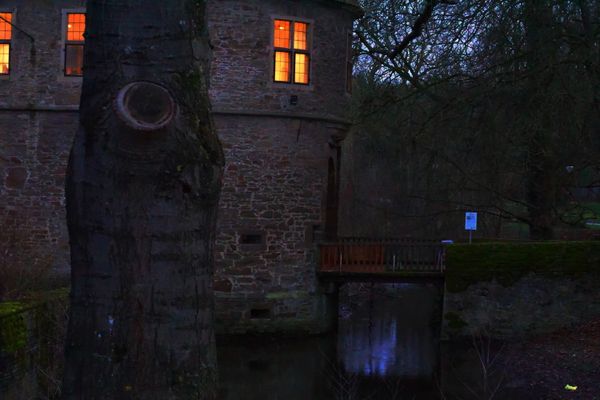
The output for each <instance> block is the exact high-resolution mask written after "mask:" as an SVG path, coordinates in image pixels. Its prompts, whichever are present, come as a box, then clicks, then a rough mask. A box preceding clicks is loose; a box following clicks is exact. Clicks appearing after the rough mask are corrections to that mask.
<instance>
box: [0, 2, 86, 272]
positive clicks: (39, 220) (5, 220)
mask: <svg viewBox="0 0 600 400" xmlns="http://www.w3.org/2000/svg"><path fill="white" fill-rule="evenodd" d="M84 3H85V1H83V0H79V1H77V0H64V1H53V2H40V1H26V0H12V1H11V0H5V1H2V3H0V11H2V12H12V13H13V23H14V24H15V25H16V27H15V28H13V29H12V36H13V38H12V42H11V74H10V76H8V77H6V76H2V77H0V226H1V227H2V232H1V233H0V235H1V236H2V247H3V250H4V251H5V252H6V251H9V252H10V254H11V256H10V257H4V258H3V262H4V263H10V264H14V263H19V262H22V263H23V264H28V265H29V266H31V264H32V263H33V264H37V263H44V264H48V263H50V264H51V265H50V266H52V267H55V268H57V269H59V270H62V271H65V272H66V271H68V235H67V231H66V225H65V222H64V220H65V211H64V189H63V187H64V173H65V168H66V163H67V158H68V153H69V148H70V145H71V140H72V137H73V135H74V133H75V130H76V129H77V121H78V115H77V112H76V110H77V106H78V103H79V93H80V85H81V79H80V78H67V77H64V76H63V71H62V63H61V61H62V58H61V54H62V51H63V45H62V41H61V36H62V35H61V34H62V22H63V20H62V19H63V14H62V10H63V9H67V8H68V9H73V8H78V7H82V6H83V5H84ZM45 266H46V265H45ZM3 267H9V265H3Z"/></svg>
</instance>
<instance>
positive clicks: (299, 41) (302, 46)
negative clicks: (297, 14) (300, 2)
mask: <svg viewBox="0 0 600 400" xmlns="http://www.w3.org/2000/svg"><path fill="white" fill-rule="evenodd" d="M294 49H296V50H308V24H305V23H304V22H294Z"/></svg>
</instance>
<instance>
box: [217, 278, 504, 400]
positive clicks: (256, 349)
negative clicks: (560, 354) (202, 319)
mask: <svg viewBox="0 0 600 400" xmlns="http://www.w3.org/2000/svg"><path fill="white" fill-rule="evenodd" d="M347 286H348V287H345V290H342V292H341V293H340V318H339V327H338V332H337V334H332V335H327V336H319V337H308V338H276V337H238V338H218V340H217V345H218V355H219V370H220V374H221V376H220V378H221V386H222V390H221V397H220V398H221V399H222V400H259V399H260V400H320V399H339V400H342V399H344V400H351V399H352V400H363V399H364V400H366V399H372V400H379V399H381V400H395V399H416V400H429V399H441V398H445V399H452V398H463V399H468V398H484V397H483V396H482V397H479V396H478V395H477V391H478V390H479V387H480V386H481V387H482V388H483V387H484V386H485V387H488V389H487V390H489V387H492V386H494V383H493V382H491V381H492V380H493V378H492V379H490V382H487V381H486V382H485V384H482V383H481V376H480V375H481V374H480V373H479V370H480V369H481V368H480V365H479V357H478V355H477V352H476V351H473V349H471V348H470V347H472V346H470V345H464V346H461V345H452V346H446V345H444V346H440V342H439V331H440V327H439V322H440V318H441V313H440V307H441V297H440V294H439V290H438V289H436V288H435V287H433V286H426V285H398V284H395V285H382V284H379V285H371V284H361V285H359V284H353V285H347ZM440 387H443V388H444V389H443V391H444V392H445V395H444V396H440V392H441V390H440ZM486 398H487V397H486ZM494 398H495V399H502V397H500V396H498V395H497V396H496V397H494ZM510 398H514V397H512V396H511V397H510Z"/></svg>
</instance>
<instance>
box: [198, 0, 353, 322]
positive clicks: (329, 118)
mask: <svg viewBox="0 0 600 400" xmlns="http://www.w3.org/2000/svg"><path fill="white" fill-rule="evenodd" d="M209 4H210V14H209V15H210V16H211V19H210V32H211V42H212V44H213V46H214V54H213V56H214V63H213V66H212V71H211V72H212V76H211V92H210V94H211V100H212V103H213V107H214V110H215V122H216V127H217V131H218V133H219V137H220V138H221V140H222V142H223V147H224V150H225V157H226V167H225V175H224V186H223V192H222V196H221V205H220V210H219V223H218V231H217V235H218V236H217V253H216V259H217V263H216V277H215V290H216V296H217V316H218V320H219V322H220V323H221V324H220V328H221V330H225V331H229V332H231V331H244V330H257V329H258V330H269V329H272V330H275V329H276V330H279V329H284V330H285V329H288V328H290V326H286V324H287V323H290V324H292V325H293V328H292V329H295V328H297V327H298V325H297V322H298V321H303V322H305V328H306V329H307V330H312V331H315V330H319V328H318V327H316V326H314V324H315V323H316V321H315V316H316V315H317V314H318V312H319V311H318V309H319V304H318V303H319V296H318V295H317V293H318V292H319V290H320V288H319V285H318V281H317V279H316V269H315V267H316V260H315V256H316V252H315V250H316V246H315V239H318V236H319V233H322V232H323V231H324V230H325V229H326V227H325V224H326V216H325V213H326V210H327V205H326V199H327V191H328V164H329V159H330V158H331V159H332V160H333V165H334V169H335V170H336V171H335V172H336V174H337V170H338V169H339V166H338V165H337V161H338V154H337V152H338V148H337V141H338V140H339V139H341V138H343V136H344V135H345V130H346V129H347V127H348V125H347V124H345V123H340V122H339V121H343V120H344V117H345V111H346V109H347V106H348V102H349V99H350V97H349V95H348V94H347V93H346V61H347V59H346V57H347V44H348V34H349V32H351V29H352V20H353V16H352V14H350V13H349V12H347V11H342V10H340V8H338V7H335V6H329V5H327V4H326V3H318V2H307V1H285V2H282V1H275V0H267V1H258V0H254V1H245V2H243V3H242V2H239V1H234V0H220V1H211V2H210V3H209ZM274 18H283V19H289V20H300V21H305V22H308V23H309V24H310V27H311V30H312V43H311V46H310V54H311V58H312V63H311V83H310V85H309V86H302V85H289V84H279V83H274V82H273V65H272V63H273V48H272V36H271V35H272V30H273V19H274ZM292 96H295V97H296V99H295V100H296V101H295V103H296V104H292V103H294V102H292V101H291V100H292ZM332 189H333V190H336V189H337V187H336V185H334V186H333V188H330V190H332ZM247 235H255V236H254V239H255V241H256V243H255V244H244V239H246V240H247V239H248V236H247ZM315 236H317V238H315Z"/></svg>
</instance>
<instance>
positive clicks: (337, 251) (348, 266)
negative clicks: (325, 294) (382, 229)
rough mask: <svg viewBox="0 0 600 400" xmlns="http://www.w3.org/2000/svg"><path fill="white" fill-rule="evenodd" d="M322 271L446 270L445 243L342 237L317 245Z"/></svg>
mask: <svg viewBox="0 0 600 400" xmlns="http://www.w3.org/2000/svg"><path fill="white" fill-rule="evenodd" d="M319 247H320V266H319V267H320V270H321V271H324V272H334V271H337V272H367V273H376V272H400V271H423V272H443V271H444V270H445V247H444V245H443V244H441V243H440V242H436V241H405V240H397V239H393V240H379V241H377V240H371V239H368V238H351V239H349V238H345V239H342V240H340V241H338V242H336V243H324V244H321V245H320V246H319Z"/></svg>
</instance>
